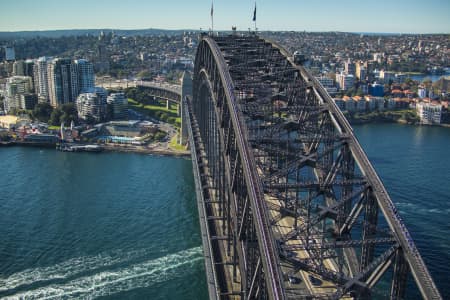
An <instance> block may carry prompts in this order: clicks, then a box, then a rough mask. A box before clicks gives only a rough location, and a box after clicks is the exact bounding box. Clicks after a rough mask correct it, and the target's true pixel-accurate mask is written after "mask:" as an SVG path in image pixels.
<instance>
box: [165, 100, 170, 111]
mask: <svg viewBox="0 0 450 300" xmlns="http://www.w3.org/2000/svg"><path fill="white" fill-rule="evenodd" d="M166 109H170V102H169V100H166Z"/></svg>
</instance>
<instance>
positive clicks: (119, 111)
mask: <svg viewBox="0 0 450 300" xmlns="http://www.w3.org/2000/svg"><path fill="white" fill-rule="evenodd" d="M107 103H108V107H110V108H111V112H112V116H111V117H112V118H113V119H114V120H125V119H126V118H127V117H128V99H127V97H125V94H124V93H112V94H111V95H109V96H108V98H107Z"/></svg>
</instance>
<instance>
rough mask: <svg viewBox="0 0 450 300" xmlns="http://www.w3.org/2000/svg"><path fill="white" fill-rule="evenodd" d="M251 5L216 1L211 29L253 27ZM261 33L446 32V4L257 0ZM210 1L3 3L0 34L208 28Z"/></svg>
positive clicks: (449, 26)
mask: <svg viewBox="0 0 450 300" xmlns="http://www.w3.org/2000/svg"><path fill="white" fill-rule="evenodd" d="M254 5H255V1H245V2H244V1H237V0H230V1H226V2H225V1H217V0H216V1H214V29H215V30H230V29H231V27H232V26H237V28H238V30H247V29H248V28H252V29H253V28H254V23H253V22H252V18H253V10H254ZM256 5H257V18H256V26H257V28H258V29H259V30H261V31H265V30H274V31H276V30H279V31H283V30H294V31H344V32H379V33H449V32H450V19H449V18H448V12H449V11H450V2H449V1H446V0H430V1H426V2H425V1H417V0H414V1H407V0H398V1H395V2H393V1H387V0H380V1H377V2H376V3H373V2H371V3H361V2H360V1H356V0H343V1H339V2H338V1H329V0H324V1H320V2H319V3H317V2H313V3H301V2H299V1H292V0H284V1H277V2H274V1H268V0H266V1H256ZM210 12H211V1H206V0H202V1H196V2H187V1H180V0H173V1H171V2H153V1H150V2H147V3H141V1H138V0H129V1H116V0H112V1H95V2H94V1H87V0H79V1H77V2H76V3H75V2H61V1H55V0H41V1H32V0H17V1H9V2H6V3H3V4H2V10H1V12H0V31H35V30H59V29H100V28H105V29H106V28H107V29H146V28H159V29H187V30H189V29H191V30H198V29H200V28H201V29H202V30H208V29H209V28H210V27H211V15H210Z"/></svg>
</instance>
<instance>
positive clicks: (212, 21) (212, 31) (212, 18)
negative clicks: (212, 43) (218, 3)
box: [211, 1, 214, 35]
mask: <svg viewBox="0 0 450 300" xmlns="http://www.w3.org/2000/svg"><path fill="white" fill-rule="evenodd" d="M211 34H212V35H214V1H211Z"/></svg>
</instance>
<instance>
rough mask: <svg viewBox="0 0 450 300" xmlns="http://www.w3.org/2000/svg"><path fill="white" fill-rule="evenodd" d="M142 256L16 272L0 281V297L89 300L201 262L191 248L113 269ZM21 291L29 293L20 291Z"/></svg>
mask: <svg viewBox="0 0 450 300" xmlns="http://www.w3.org/2000/svg"><path fill="white" fill-rule="evenodd" d="M143 253H144V252H143V251H132V252H126V253H120V252H115V253H112V254H108V255H99V256H93V257H82V258H77V259H71V260H68V261H66V262H63V263H61V264H57V265H54V266H50V267H47V268H36V269H30V270H25V271H22V272H18V273H15V274H12V275H11V276H9V277H7V278H0V296H1V295H4V298H2V299H60V298H64V299H80V298H89V299H92V298H96V297H101V296H108V295H113V294H116V293H119V292H123V291H129V290H132V289H137V288H146V287H151V286H152V285H155V284H156V283H161V282H165V281H169V280H173V279H175V278H177V277H180V276H186V275H187V274H186V273H189V272H190V270H192V269H193V268H192V267H193V266H194V265H195V264H197V263H198V262H199V261H201V260H202V259H203V257H202V249H201V247H195V248H191V249H187V250H183V251H180V252H176V253H172V254H168V255H166V256H163V257H159V258H156V259H151V260H145V261H142V262H139V263H134V264H127V265H126V266H124V267H117V265H124V264H126V262H127V261H128V262H129V261H130V260H135V259H136V258H137V257H139V256H141V255H142V254H143ZM180 268H183V271H180ZM24 287H29V289H27V290H25V291H23V288H24ZM18 290H21V291H18Z"/></svg>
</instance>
